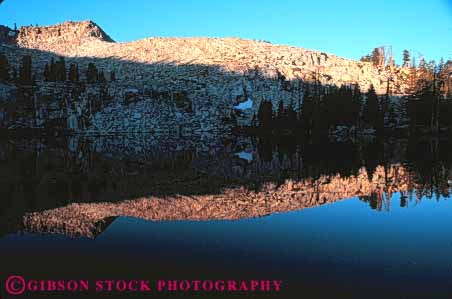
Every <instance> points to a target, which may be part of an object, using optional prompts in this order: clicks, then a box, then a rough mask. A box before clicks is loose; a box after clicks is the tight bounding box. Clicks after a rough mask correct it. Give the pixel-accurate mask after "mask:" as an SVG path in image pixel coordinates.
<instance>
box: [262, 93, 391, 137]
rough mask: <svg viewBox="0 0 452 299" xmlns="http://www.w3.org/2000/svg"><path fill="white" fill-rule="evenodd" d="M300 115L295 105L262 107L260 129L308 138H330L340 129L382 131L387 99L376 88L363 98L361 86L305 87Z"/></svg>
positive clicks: (264, 104) (265, 103)
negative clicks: (376, 91)
mask: <svg viewBox="0 0 452 299" xmlns="http://www.w3.org/2000/svg"><path fill="white" fill-rule="evenodd" d="M303 92H304V97H303V101H302V103H301V107H300V111H298V112H296V111H295V110H294V108H293V106H292V105H289V106H288V107H284V105H283V102H282V101H280V102H279V105H278V109H277V110H276V111H274V110H273V106H272V103H271V102H270V101H265V100H264V101H263V102H261V105H260V107H259V110H258V113H257V116H255V118H256V121H255V122H254V123H255V124H256V126H257V127H259V128H260V129H262V130H265V131H267V132H281V131H286V132H291V133H293V132H294V131H296V132H297V133H301V134H302V135H303V136H304V137H308V138H314V139H315V138H317V137H326V136H328V134H329V133H330V132H331V130H334V129H336V128H337V127H341V126H342V127H347V128H353V129H354V130H356V129H357V128H368V129H378V130H380V129H382V128H383V122H384V114H383V109H384V107H383V106H384V102H383V101H384V100H385V99H384V98H382V97H378V96H377V94H376V93H375V89H374V88H373V86H371V87H370V89H369V90H368V91H367V92H366V93H365V94H364V95H363V94H362V93H361V90H360V89H359V87H358V86H357V85H354V86H345V85H343V86H341V87H337V86H330V87H323V86H319V85H308V84H305V87H304V90H303Z"/></svg>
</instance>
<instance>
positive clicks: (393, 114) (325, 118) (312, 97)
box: [253, 61, 452, 140]
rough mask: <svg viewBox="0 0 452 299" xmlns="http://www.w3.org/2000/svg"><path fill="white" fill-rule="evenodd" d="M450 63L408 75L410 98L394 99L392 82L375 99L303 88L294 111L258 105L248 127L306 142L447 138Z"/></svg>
mask: <svg viewBox="0 0 452 299" xmlns="http://www.w3.org/2000/svg"><path fill="white" fill-rule="evenodd" d="M451 76H452V62H451V61H448V62H447V63H446V64H445V63H444V62H442V61H441V62H440V63H439V64H438V65H436V64H434V63H430V64H427V63H425V62H424V61H421V63H420V64H419V66H418V67H416V68H412V69H411V77H412V78H411V79H410V81H411V82H409V89H410V94H409V95H405V96H399V97H398V98H394V97H392V95H391V84H393V82H392V79H391V78H388V81H387V91H386V94H383V95H377V94H376V92H375V89H374V87H373V86H370V88H369V90H367V91H365V92H362V91H361V90H360V89H359V87H358V85H350V86H344V85H343V86H340V87H338V86H321V85H320V84H318V83H314V84H312V83H310V84H307V83H305V84H303V94H304V95H303V101H302V102H301V103H300V105H299V107H300V109H299V111H295V109H294V107H293V103H290V104H289V105H288V106H284V104H283V102H282V101H279V104H278V107H277V108H276V109H275V108H274V107H273V104H272V102H271V101H269V100H264V101H262V102H261V104H260V107H259V110H258V113H257V115H255V117H254V121H253V124H254V126H255V127H257V128H259V132H261V133H273V134H275V133H276V134H280V133H281V132H285V133H296V134H297V136H302V137H304V138H306V139H313V140H317V139H323V138H324V137H327V136H329V135H331V134H332V133H333V134H334V132H337V131H338V130H339V129H341V128H342V129H345V130H346V131H347V132H348V134H354V135H355V136H356V134H360V133H371V134H374V135H384V134H389V135H393V134H395V133H397V132H404V131H407V129H409V132H411V133H413V134H418V133H433V134H436V133H440V132H452V117H451V113H452V97H451V82H450V81H451Z"/></svg>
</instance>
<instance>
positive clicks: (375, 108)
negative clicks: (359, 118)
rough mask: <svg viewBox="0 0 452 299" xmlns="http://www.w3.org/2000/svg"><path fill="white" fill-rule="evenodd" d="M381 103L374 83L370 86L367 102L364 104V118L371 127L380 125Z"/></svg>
mask: <svg viewBox="0 0 452 299" xmlns="http://www.w3.org/2000/svg"><path fill="white" fill-rule="evenodd" d="M379 114H380V111H379V103H378V96H377V93H376V92H375V88H374V86H373V85H371V86H370V88H369V91H368V92H367V95H366V102H365V105H364V111H363V120H364V121H365V122H366V123H367V124H368V125H369V126H371V127H373V128H377V127H378V118H379Z"/></svg>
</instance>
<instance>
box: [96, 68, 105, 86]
mask: <svg viewBox="0 0 452 299" xmlns="http://www.w3.org/2000/svg"><path fill="white" fill-rule="evenodd" d="M97 81H98V82H100V83H105V82H106V81H107V80H106V79H105V74H104V71H102V70H101V71H100V72H99V73H98V77H97Z"/></svg>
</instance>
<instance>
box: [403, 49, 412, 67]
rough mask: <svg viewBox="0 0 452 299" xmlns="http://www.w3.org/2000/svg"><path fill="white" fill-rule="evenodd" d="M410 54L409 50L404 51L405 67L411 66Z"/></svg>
mask: <svg viewBox="0 0 452 299" xmlns="http://www.w3.org/2000/svg"><path fill="white" fill-rule="evenodd" d="M410 60H411V58H410V52H409V51H408V50H406V49H405V50H403V66H409V65H410Z"/></svg>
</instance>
